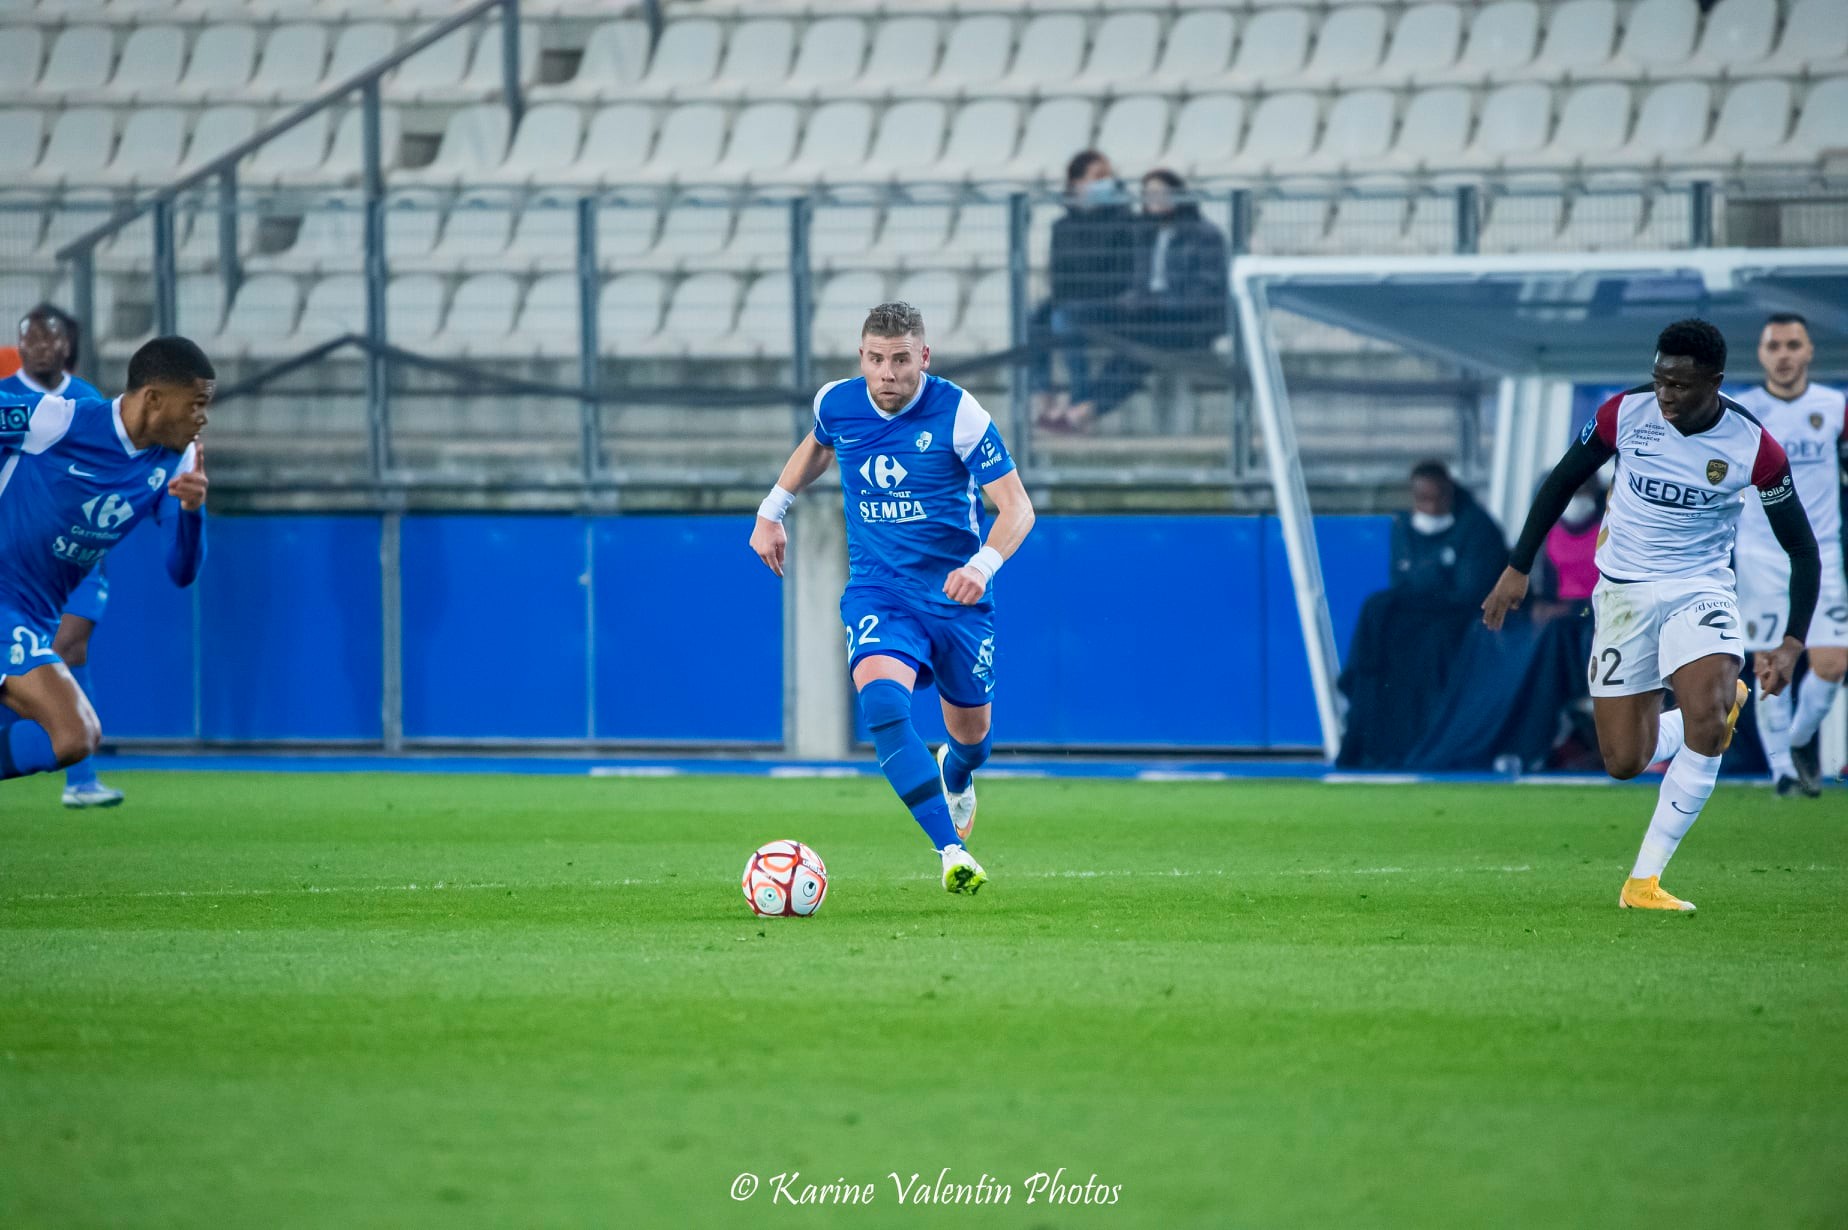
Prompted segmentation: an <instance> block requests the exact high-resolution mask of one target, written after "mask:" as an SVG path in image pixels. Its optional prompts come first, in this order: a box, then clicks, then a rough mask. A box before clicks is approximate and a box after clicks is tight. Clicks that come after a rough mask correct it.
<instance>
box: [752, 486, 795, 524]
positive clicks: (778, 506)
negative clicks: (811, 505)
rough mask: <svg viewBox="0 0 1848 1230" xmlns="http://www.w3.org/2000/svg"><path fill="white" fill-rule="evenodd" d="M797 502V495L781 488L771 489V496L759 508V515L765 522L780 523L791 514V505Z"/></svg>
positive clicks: (766, 497) (765, 498)
mask: <svg viewBox="0 0 1848 1230" xmlns="http://www.w3.org/2000/svg"><path fill="white" fill-rule="evenodd" d="M795 502H796V493H795V492H793V491H785V490H784V489H783V488H781V487H772V488H770V494H769V495H767V496H765V497H764V502H763V503H762V504H759V505H758V506H757V515H758V516H760V517H762V518H763V519H764V520H765V521H775V522H778V523H780V522H781V521H782V520H783V518H784V517H785V516H787V515H788V513H789V508H790V505H792V504H794V503H795Z"/></svg>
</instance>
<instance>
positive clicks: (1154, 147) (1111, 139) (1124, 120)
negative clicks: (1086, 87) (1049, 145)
mask: <svg viewBox="0 0 1848 1230" xmlns="http://www.w3.org/2000/svg"><path fill="white" fill-rule="evenodd" d="M1097 148H1098V149H1100V150H1106V151H1111V150H1114V151H1117V156H1118V157H1122V156H1124V155H1125V154H1129V155H1132V156H1133V157H1134V158H1135V162H1134V163H1132V164H1130V165H1133V166H1136V167H1147V166H1155V165H1159V164H1160V163H1161V162H1162V161H1163V155H1164V154H1165V153H1166V152H1167V148H1168V100H1167V99H1165V98H1152V97H1149V96H1148V95H1133V96H1130V97H1127V98H1119V99H1117V100H1116V101H1115V102H1113V103H1111V104H1110V106H1109V108H1108V109H1106V110H1105V111H1104V118H1103V119H1102V120H1101V121H1100V122H1099V123H1098V126H1097ZM1062 175H1063V168H1062V167H1061V176H1062Z"/></svg>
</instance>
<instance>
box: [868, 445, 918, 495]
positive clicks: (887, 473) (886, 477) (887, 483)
mask: <svg viewBox="0 0 1848 1230" xmlns="http://www.w3.org/2000/svg"><path fill="white" fill-rule="evenodd" d="M910 473H911V471H909V470H907V469H905V467H904V464H903V463H902V462H900V461H899V459H898V458H896V457H888V456H886V455H885V454H884V453H881V454H879V456H877V457H868V458H867V459H866V460H865V461H862V462H861V463H860V477H861V478H863V479H865V480H866V485H867V486H869V487H877V488H879V489H880V490H881V491H890V490H892V489H893V488H894V487H898V486H900V485H902V484H903V483H904V481H905V477H906V476H907V475H908V474H910Z"/></svg>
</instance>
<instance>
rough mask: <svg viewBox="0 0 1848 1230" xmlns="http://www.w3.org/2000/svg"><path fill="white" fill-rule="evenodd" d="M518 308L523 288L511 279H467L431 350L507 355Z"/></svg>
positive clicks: (458, 289) (500, 276) (493, 275)
mask: <svg viewBox="0 0 1848 1230" xmlns="http://www.w3.org/2000/svg"><path fill="white" fill-rule="evenodd" d="M389 306H390V305H389V303H388V304H387V307H388V308H389ZM519 307H520V284H519V283H518V282H517V281H515V280H514V279H513V278H512V277H510V276H509V275H507V274H504V273H479V274H476V275H475V276H474V277H471V278H465V279H463V282H462V284H461V285H460V286H458V287H456V293H455V297H454V298H453V299H451V300H450V301H449V311H448V313H447V314H446V315H445V316H444V318H443V328H442V332H440V333H438V334H436V335H435V336H434V337H432V338H431V339H430V341H429V349H430V350H431V351H433V352H435V353H437V354H451V355H459V354H465V355H505V354H507V353H508V350H507V347H508V336H509V335H510V334H511V333H512V332H513V322H514V320H515V318H516V317H517V316H518V314H519Z"/></svg>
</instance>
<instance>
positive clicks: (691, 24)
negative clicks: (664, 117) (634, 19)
mask: <svg viewBox="0 0 1848 1230" xmlns="http://www.w3.org/2000/svg"><path fill="white" fill-rule="evenodd" d="M724 45H725V36H724V32H723V30H722V29H721V27H720V25H719V23H718V22H716V21H705V20H691V21H689V20H682V21H671V22H669V23H668V24H667V27H666V28H665V29H664V30H663V31H662V32H661V41H660V42H658V43H656V44H655V49H654V56H653V58H652V59H650V60H649V62H648V71H647V72H646V73H644V74H643V75H642V79H641V81H639V82H637V83H636V86H635V90H636V92H637V93H640V94H643V95H647V96H649V97H656V98H666V97H668V96H669V95H670V94H671V93H673V92H674V91H675V90H680V89H689V88H693V87H697V86H703V85H705V84H706V83H707V82H709V81H711V80H712V78H713V76H714V75H715V74H716V73H717V72H718V71H719V52H720V50H721V49H722V48H723V47H724Z"/></svg>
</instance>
